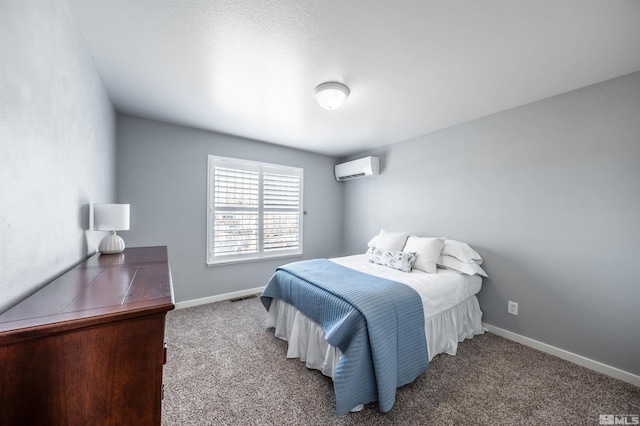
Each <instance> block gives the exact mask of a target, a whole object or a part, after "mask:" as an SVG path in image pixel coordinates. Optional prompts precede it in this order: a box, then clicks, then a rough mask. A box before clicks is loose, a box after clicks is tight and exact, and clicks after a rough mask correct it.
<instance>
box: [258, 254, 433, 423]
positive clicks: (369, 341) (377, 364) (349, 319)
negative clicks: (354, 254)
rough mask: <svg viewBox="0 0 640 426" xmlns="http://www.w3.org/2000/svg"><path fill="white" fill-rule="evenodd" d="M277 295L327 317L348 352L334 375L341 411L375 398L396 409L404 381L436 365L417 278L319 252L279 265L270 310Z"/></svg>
mask: <svg viewBox="0 0 640 426" xmlns="http://www.w3.org/2000/svg"><path fill="white" fill-rule="evenodd" d="M272 298H277V299H282V300H284V301H285V302H287V303H289V304H291V305H293V306H295V307H296V308H297V309H298V310H299V311H301V312H302V313H303V314H305V315H306V316H308V317H309V318H311V319H313V320H314V321H316V322H317V323H318V324H320V326H321V327H322V328H323V329H324V331H325V333H326V340H327V342H328V343H329V344H330V345H332V346H337V347H338V348H339V349H340V351H341V352H342V357H341V358H340V361H339V362H338V365H337V367H336V371H335V374H334V378H333V384H334V390H335V394H336V413H337V414H338V415H341V414H345V413H347V412H348V411H349V410H351V409H352V408H353V407H355V406H356V405H358V404H366V403H368V402H372V401H378V404H379V406H380V410H381V411H383V412H387V411H389V410H390V409H391V407H393V404H394V402H395V396H396V388H398V387H400V386H403V385H405V384H407V383H410V382H412V381H413V380H415V379H416V378H417V377H418V376H419V375H420V374H422V373H423V372H424V371H425V370H426V369H427V367H428V364H429V361H428V360H429V357H428V354H427V343H426V338H425V335H424V312H423V307H422V301H421V299H420V296H419V295H418V293H417V292H416V291H415V290H413V289H412V288H411V287H409V286H406V285H404V284H400V283H397V282H395V281H390V280H386V279H383V278H379V277H375V276H372V275H368V274H364V273H362V272H358V271H355V270H353V269H350V268H346V267H343V266H341V265H338V264H336V263H333V262H331V261H329V260H326V259H315V260H307V261H302V262H294V263H290V264H288V265H285V266H283V267H280V268H278V269H277V270H276V272H275V274H274V275H273V277H272V278H271V280H270V281H269V283H268V284H267V286H266V287H265V289H264V291H263V293H262V296H261V300H262V303H263V304H264V306H265V307H266V308H267V310H268V309H269V306H270V304H271V299H272Z"/></svg>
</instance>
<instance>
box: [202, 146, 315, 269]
mask: <svg viewBox="0 0 640 426" xmlns="http://www.w3.org/2000/svg"><path fill="white" fill-rule="evenodd" d="M220 164H223V165H224V166H226V167H230V168H236V169H238V170H246V171H258V173H259V174H258V207H257V209H256V210H257V212H258V249H257V252H251V253H243V254H229V255H217V256H216V255H215V253H214V248H215V235H214V233H215V229H214V225H215V211H216V206H215V183H216V176H215V169H216V165H218V166H219V165H220ZM265 172H266V173H275V174H283V175H288V176H297V177H298V179H299V191H298V197H299V198H298V199H299V203H298V210H297V214H298V241H299V244H298V247H297V248H295V249H289V250H287V249H281V250H274V251H272V252H265V250H264V245H265V235H264V216H265V215H264V213H265V210H266V211H269V209H267V208H265V205H264V198H265V189H264V174H265ZM303 206H304V169H303V168H301V167H291V166H284V165H280V164H272V163H266V162H261V161H252V160H243V159H239V158H231V157H222V156H218V155H208V157H207V216H206V217H207V247H206V263H207V266H216V265H224V264H233V263H242V262H255V261H260V260H267V259H278V258H285V257H298V256H302V255H303V240H304V239H303V228H304V226H303V224H304V220H303V217H304V207H303ZM230 209H231V208H230ZM271 211H273V210H271ZM290 211H296V210H290Z"/></svg>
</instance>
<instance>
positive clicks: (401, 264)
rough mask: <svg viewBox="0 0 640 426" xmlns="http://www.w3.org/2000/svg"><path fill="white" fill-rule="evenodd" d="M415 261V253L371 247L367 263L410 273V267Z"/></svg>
mask: <svg viewBox="0 0 640 426" xmlns="http://www.w3.org/2000/svg"><path fill="white" fill-rule="evenodd" d="M415 260H416V254H415V253H407V252H402V251H395V250H382V249H380V248H378V247H373V248H372V249H371V253H369V262H371V263H377V264H378V265H382V266H387V267H389V268H393V269H397V270H399V271H402V272H411V266H412V265H413V263H414V262H415Z"/></svg>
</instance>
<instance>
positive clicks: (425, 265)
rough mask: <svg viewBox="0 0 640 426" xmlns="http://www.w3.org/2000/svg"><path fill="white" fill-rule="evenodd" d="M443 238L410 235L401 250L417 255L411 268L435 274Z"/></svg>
mask: <svg viewBox="0 0 640 426" xmlns="http://www.w3.org/2000/svg"><path fill="white" fill-rule="evenodd" d="M444 240H445V238H427V237H416V236H414V235H411V236H410V237H409V238H408V239H407V243H406V244H405V245H404V249H403V250H402V251H404V252H405V253H406V252H410V253H416V254H417V255H418V257H417V258H416V261H415V262H414V263H413V268H415V269H419V270H421V271H424V272H427V273H429V274H435V273H436V272H437V271H436V262H437V261H438V258H439V257H440V252H442V247H443V246H444Z"/></svg>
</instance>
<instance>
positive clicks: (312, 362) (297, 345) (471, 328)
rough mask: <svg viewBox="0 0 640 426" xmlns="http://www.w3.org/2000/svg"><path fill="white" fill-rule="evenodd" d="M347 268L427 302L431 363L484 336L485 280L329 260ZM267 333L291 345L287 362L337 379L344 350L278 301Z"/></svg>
mask: <svg viewBox="0 0 640 426" xmlns="http://www.w3.org/2000/svg"><path fill="white" fill-rule="evenodd" d="M330 260H331V261H333V262H335V263H338V264H340V265H342V266H346V267H348V268H352V269H356V270H358V271H360V272H364V273H367V274H371V275H377V276H379V277H382V278H387V279H390V280H393V281H397V282H401V283H403V284H406V285H409V286H410V287H411V288H413V289H414V290H416V291H417V292H418V294H419V295H420V298H421V299H422V304H423V307H424V312H425V335H426V338H427V349H428V352H429V360H431V359H432V358H433V357H434V356H436V355H437V354H440V353H448V354H450V355H455V354H456V350H457V347H458V342H461V341H463V340H464V339H466V338H471V337H473V335H475V334H482V333H484V329H483V327H482V311H481V310H480V305H479V304H478V299H477V298H476V297H475V294H476V293H478V292H479V291H480V288H481V285H482V278H481V277H479V276H477V275H474V276H469V275H464V274H460V273H457V272H454V271H449V270H445V269H438V272H437V273H436V274H428V273H426V272H422V271H419V270H415V269H414V270H413V271H412V272H410V273H407V272H401V271H397V270H395V269H391V268H388V267H386V266H381V265H376V264H373V263H369V262H368V261H367V255H366V254H364V255H355V256H347V257H340V258H334V259H330ZM266 325H267V327H274V328H275V336H276V337H278V338H280V339H284V340H287V341H288V342H289V348H288V351H287V357H288V358H300V360H301V361H303V362H306V365H307V367H309V368H313V369H317V370H320V371H322V373H323V374H324V375H327V376H329V377H332V378H333V373H334V371H335V367H336V365H337V363H338V359H339V358H340V355H341V353H340V350H339V349H338V348H336V347H333V346H330V345H329V344H328V343H327V342H326V340H325V338H324V337H325V333H324V330H323V329H322V327H320V326H319V325H318V324H317V323H316V322H314V321H313V320H311V319H310V318H308V317H306V316H305V315H303V314H302V313H301V312H300V311H298V310H297V309H296V308H295V307H293V306H291V305H290V304H288V303H286V302H284V301H282V300H278V299H274V300H273V301H272V303H271V307H270V309H269V312H268V314H267V323H266Z"/></svg>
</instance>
